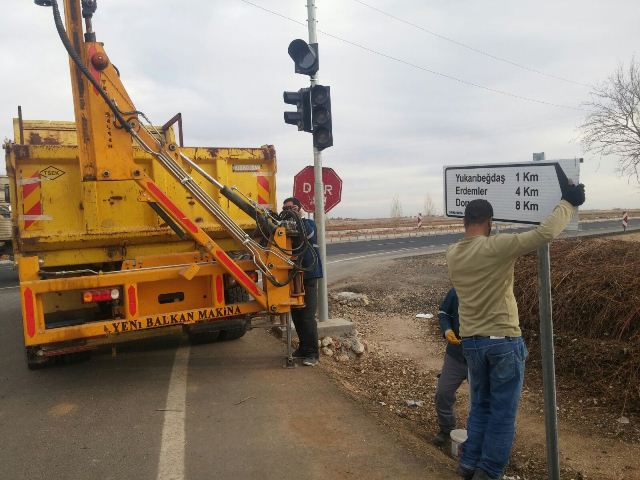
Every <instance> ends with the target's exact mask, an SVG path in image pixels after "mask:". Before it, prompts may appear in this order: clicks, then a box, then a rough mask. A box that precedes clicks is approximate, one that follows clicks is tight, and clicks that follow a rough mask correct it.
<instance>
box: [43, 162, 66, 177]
mask: <svg viewBox="0 0 640 480" xmlns="http://www.w3.org/2000/svg"><path fill="white" fill-rule="evenodd" d="M64 174H65V172H64V171H63V170H60V169H59V168H56V167H54V166H53V165H49V166H48V167H47V168H43V169H42V170H40V176H41V177H43V178H46V179H47V180H55V179H56V178H58V177H61V176H62V175H64Z"/></svg>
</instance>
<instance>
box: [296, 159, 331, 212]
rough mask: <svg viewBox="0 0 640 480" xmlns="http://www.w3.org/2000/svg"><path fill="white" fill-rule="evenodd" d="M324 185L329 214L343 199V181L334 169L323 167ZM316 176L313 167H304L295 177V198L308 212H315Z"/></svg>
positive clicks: (326, 206)
mask: <svg viewBox="0 0 640 480" xmlns="http://www.w3.org/2000/svg"><path fill="white" fill-rule="evenodd" d="M322 183H323V184H324V212H325V213H327V212H328V211H329V210H331V209H332V208H333V207H335V206H336V205H337V204H338V203H340V199H341V197H342V180H341V179H340V177H339V176H338V174H337V173H336V172H335V171H334V170H333V168H328V167H322ZM314 185H315V174H314V168H313V166H308V167H304V168H303V169H302V170H300V171H299V172H298V173H297V174H296V176H295V177H293V196H294V197H296V198H297V199H299V200H300V202H302V208H303V209H304V210H305V211H307V212H313V211H314V210H315V208H316V207H315V188H314Z"/></svg>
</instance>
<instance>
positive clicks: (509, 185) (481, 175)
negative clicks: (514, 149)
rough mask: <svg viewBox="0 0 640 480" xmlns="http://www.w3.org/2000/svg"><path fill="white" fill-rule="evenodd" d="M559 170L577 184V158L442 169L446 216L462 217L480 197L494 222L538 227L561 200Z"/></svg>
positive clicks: (573, 223)
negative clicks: (491, 214) (488, 203)
mask: <svg viewBox="0 0 640 480" xmlns="http://www.w3.org/2000/svg"><path fill="white" fill-rule="evenodd" d="M558 167H559V168H562V170H563V171H564V173H565V175H566V176H567V178H568V179H569V180H570V181H572V182H573V183H574V184H578V183H579V176H580V159H571V160H553V161H546V162H523V163H502V164H485V165H462V166H457V165H456V166H448V167H444V205H445V214H446V216H448V217H459V218H462V217H464V209H465V207H466V205H467V204H468V203H469V202H470V201H471V200H475V199H477V198H483V199H485V200H488V201H489V202H490V203H491V205H492V206H493V214H494V220H495V221H499V222H509V223H526V224H534V225H535V224H539V223H540V222H542V220H544V219H545V218H546V217H547V215H549V214H550V213H551V211H552V210H553V208H554V207H555V206H556V205H557V204H558V202H559V201H560V199H561V198H562V192H561V190H560V181H559V178H558V172H557V168H558ZM571 227H573V228H574V229H577V215H575V216H574V219H573V221H572V225H571V226H570V227H569V228H571Z"/></svg>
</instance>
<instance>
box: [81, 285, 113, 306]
mask: <svg viewBox="0 0 640 480" xmlns="http://www.w3.org/2000/svg"><path fill="white" fill-rule="evenodd" d="M119 298H120V289H118V288H100V289H96V290H87V291H85V292H82V301H83V302H84V303H95V302H109V301H111V300H118V299H119Z"/></svg>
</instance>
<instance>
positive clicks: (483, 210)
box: [464, 198, 493, 226]
mask: <svg viewBox="0 0 640 480" xmlns="http://www.w3.org/2000/svg"><path fill="white" fill-rule="evenodd" d="M492 218H493V207H492V206H491V204H490V203H489V202H487V201H486V200H484V199H482V198H478V199H476V200H471V201H470V202H469V203H467V206H466V207H465V209H464V224H465V226H466V225H476V224H479V223H484V222H486V221H487V220H491V219H492Z"/></svg>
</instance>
